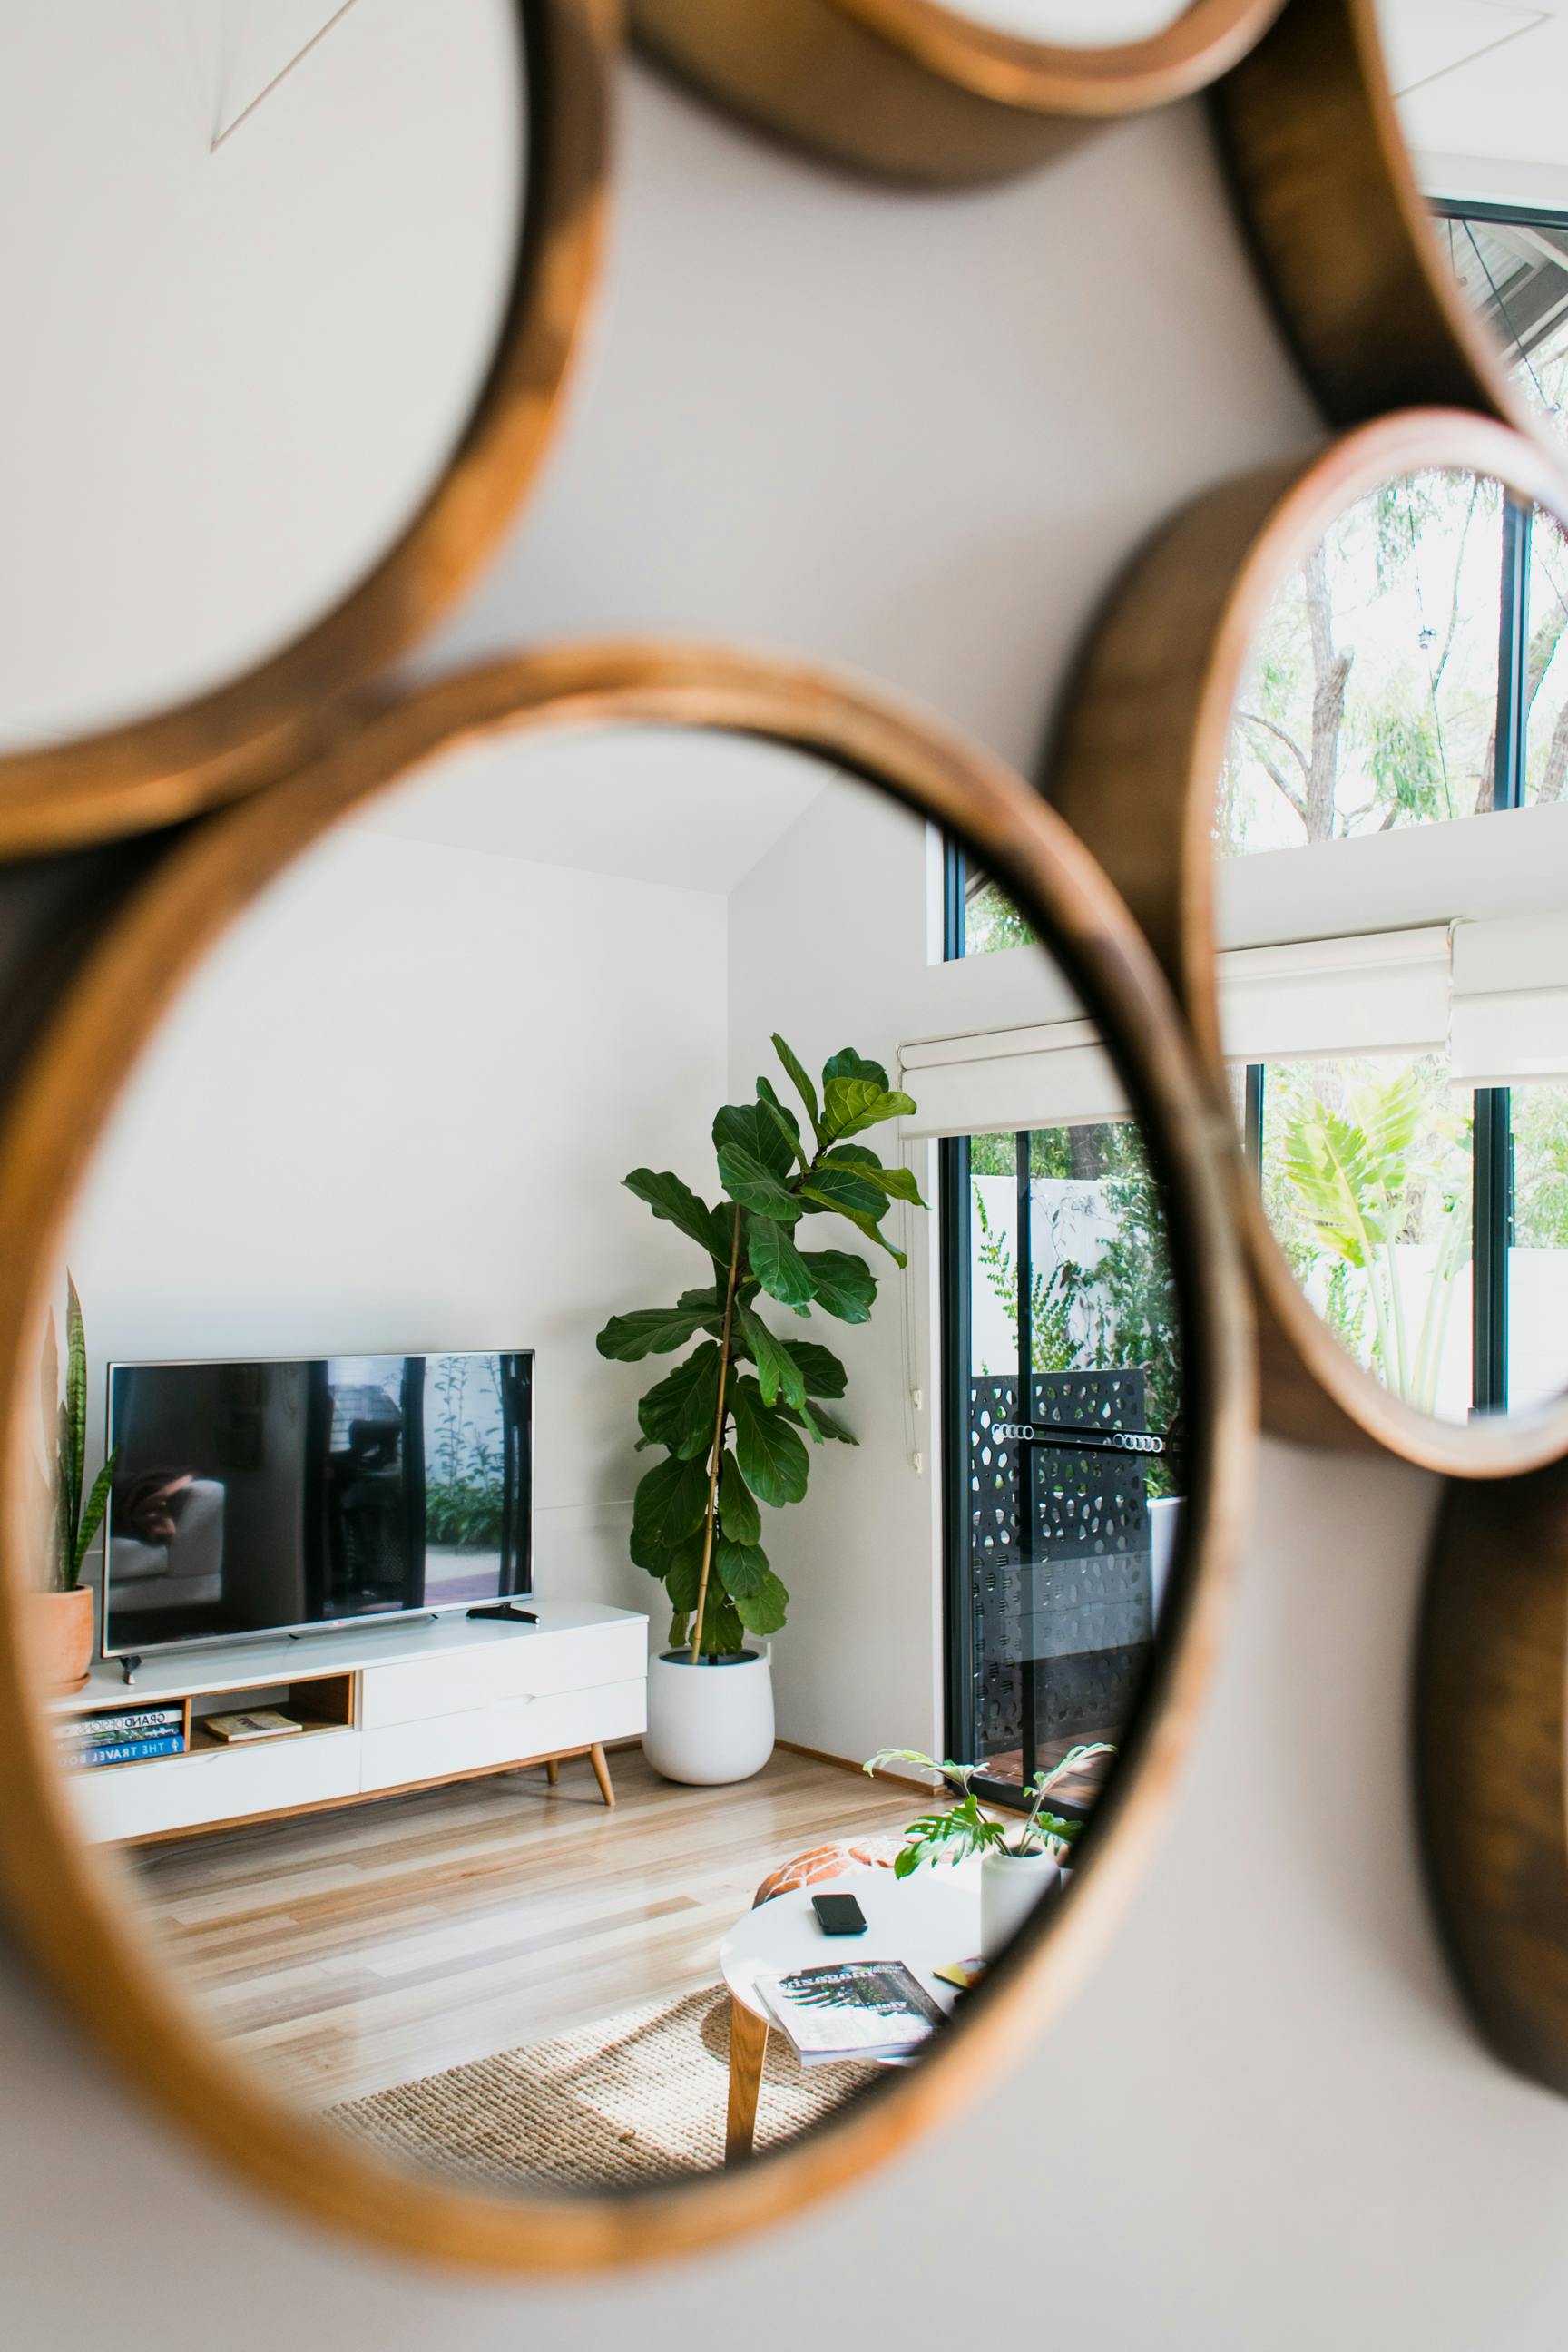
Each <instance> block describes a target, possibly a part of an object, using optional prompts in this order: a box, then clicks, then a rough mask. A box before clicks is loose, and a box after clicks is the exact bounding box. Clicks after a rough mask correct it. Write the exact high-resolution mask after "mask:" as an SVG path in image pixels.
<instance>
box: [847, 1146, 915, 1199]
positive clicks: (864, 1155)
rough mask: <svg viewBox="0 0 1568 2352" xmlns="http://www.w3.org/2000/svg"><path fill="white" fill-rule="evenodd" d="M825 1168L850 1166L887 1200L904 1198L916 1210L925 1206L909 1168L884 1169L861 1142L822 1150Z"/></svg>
mask: <svg viewBox="0 0 1568 2352" xmlns="http://www.w3.org/2000/svg"><path fill="white" fill-rule="evenodd" d="M823 1166H824V1167H825V1168H837V1167H845V1168H853V1169H854V1170H855V1171H856V1173H857V1174H858V1175H860V1176H863V1177H864V1178H865V1180H866V1181H867V1183H868V1184H875V1185H877V1186H878V1187H879V1190H880V1191H882V1192H886V1193H887V1195H888V1197H889V1200H894V1201H908V1202H911V1203H912V1205H913V1206H914V1207H915V1208H917V1209H924V1208H927V1207H929V1205H930V1203H929V1202H925V1201H922V1200H921V1188H920V1186H919V1185H918V1184H917V1183H916V1181H915V1176H914V1171H913V1169H912V1168H884V1167H883V1165H882V1163H881V1161H880V1160H879V1159H878V1157H877V1155H876V1153H875V1152H874V1151H870V1150H868V1149H867V1147H866V1146H865V1144H863V1143H836V1144H835V1145H834V1147H833V1149H832V1150H831V1151H826V1152H824V1154H823Z"/></svg>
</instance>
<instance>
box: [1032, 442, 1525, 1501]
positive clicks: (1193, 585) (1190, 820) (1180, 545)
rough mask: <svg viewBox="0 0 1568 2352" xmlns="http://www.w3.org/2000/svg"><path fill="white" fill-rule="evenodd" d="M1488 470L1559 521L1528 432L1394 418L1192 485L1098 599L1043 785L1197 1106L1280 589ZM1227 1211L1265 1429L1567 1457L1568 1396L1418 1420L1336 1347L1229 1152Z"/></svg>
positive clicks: (1490, 1457) (1211, 1071) (1216, 1034)
mask: <svg viewBox="0 0 1568 2352" xmlns="http://www.w3.org/2000/svg"><path fill="white" fill-rule="evenodd" d="M1436 467H1442V468H1454V469H1458V470H1464V471H1468V472H1474V473H1478V474H1483V475H1486V476H1488V477H1490V478H1496V479H1500V480H1501V481H1502V482H1504V483H1505V484H1506V485H1507V486H1508V488H1510V489H1512V490H1514V491H1516V492H1517V493H1518V494H1519V495H1520V496H1521V497H1522V498H1526V499H1531V500H1533V501H1534V502H1535V503H1536V504H1537V505H1539V506H1542V507H1544V508H1545V509H1547V510H1548V511H1549V512H1551V513H1553V514H1555V515H1556V516H1557V517H1558V518H1559V519H1561V520H1563V521H1564V522H1565V523H1568V479H1565V478H1564V477H1563V474H1562V473H1561V472H1560V471H1559V470H1558V468H1557V467H1556V466H1555V465H1554V464H1553V463H1552V461H1551V459H1550V458H1549V457H1547V455H1546V453H1545V452H1544V451H1543V450H1542V448H1541V446H1539V445H1538V444H1537V443H1535V442H1534V441H1527V440H1525V439H1523V438H1522V437H1521V436H1519V435H1517V434H1515V433H1511V432H1510V431H1509V430H1508V429H1507V428H1506V427H1505V426H1503V425H1497V424H1494V423H1492V422H1490V421H1489V420H1488V419H1486V418H1483V417H1479V416H1475V415H1468V414H1465V413H1463V412H1460V411H1458V410H1449V409H1431V410H1415V409H1412V410H1408V411H1406V412H1405V414H1403V415H1397V416H1391V417H1385V418H1384V419H1382V420H1380V421H1379V422H1376V423H1374V424H1371V425H1363V426H1361V427H1360V428H1359V429H1358V430H1357V431H1355V432H1353V433H1350V434H1347V435H1345V436H1344V437H1343V438H1342V439H1341V440H1339V441H1337V442H1335V443H1333V444H1332V445H1331V446H1330V447H1329V448H1328V449H1327V450H1322V451H1315V452H1313V453H1312V454H1311V455H1310V457H1306V458H1304V459H1303V458H1297V459H1294V460H1290V461H1288V462H1286V463H1283V464H1280V465H1276V466H1270V467H1264V468H1262V469H1261V470H1260V471H1258V472H1257V473H1252V474H1247V475H1245V476H1243V477H1241V478H1239V479H1237V480H1233V481H1229V482H1226V483H1222V484H1221V485H1220V486H1219V487H1218V488H1215V489H1211V490H1208V491H1205V493H1204V494H1203V495H1202V496H1200V497H1199V498H1197V499H1194V501H1193V502H1192V504H1191V505H1189V506H1187V507H1185V508H1184V509H1182V510H1181V512H1179V513H1178V514H1177V515H1176V516H1175V517H1174V519H1173V520H1171V521H1170V522H1168V523H1166V524H1164V525H1163V527H1162V528H1161V529H1160V530H1158V531H1156V532H1155V534H1154V536H1153V537H1152V539H1151V540H1149V541H1147V542H1146V544H1145V545H1144V546H1143V548H1142V550H1141V551H1139V552H1138V554H1136V555H1135V556H1134V558H1133V560H1132V562H1131V566H1130V567H1129V569H1128V570H1127V572H1124V574H1123V575H1122V577H1121V580H1120V581H1118V582H1117V583H1116V584H1115V586H1114V587H1113V589H1112V590H1111V592H1110V595H1109V597H1108V598H1107V600H1106V602H1105V604H1104V605H1103V607H1102V610H1101V613H1100V617H1099V619H1098V620H1097V621H1096V623H1095V624H1094V625H1093V626H1092V628H1091V630H1090V634H1089V640H1088V643H1087V646H1086V647H1085V649H1084V651H1083V652H1082V653H1081V655H1080V656H1079V666H1078V668H1077V672H1076V675H1075V677H1073V679H1072V681H1071V683H1070V685H1069V688H1068V694H1067V697H1066V700H1065V702H1064V705H1063V709H1062V715H1061V718H1060V720H1059V724H1058V734H1057V740H1056V741H1055V744H1054V745H1053V747H1052V751H1051V753H1050V756H1049V759H1048V762H1047V769H1046V772H1045V790H1046V792H1047V796H1048V797H1049V799H1050V801H1051V803H1052V804H1053V805H1054V806H1055V807H1056V808H1057V809H1058V810H1059V811H1060V813H1061V814H1063V815H1064V816H1065V817H1066V818H1067V820H1068V824H1071V825H1072V826H1073V828H1074V830H1075V831H1076V832H1077V833H1078V835H1079V838H1080V839H1081V840H1082V841H1083V842H1084V843H1085V845H1086V846H1087V847H1088V848H1089V850H1091V851H1092V852H1093V854H1094V855H1095V856H1096V857H1097V858H1098V859H1099V860H1100V864H1101V865H1102V866H1104V868H1105V870H1106V872H1107V873H1108V874H1109V875H1110V879H1111V881H1112V882H1113V883H1114V884H1115V886H1116V887H1117V888H1118V889H1119V890H1120V891H1121V895H1122V897H1123V898H1125V899H1126V901H1127V903H1128V905H1129V906H1130V907H1131V910H1132V913H1133V915H1134V916H1135V918H1136V919H1137V920H1138V922H1139V923H1140V924H1141V926H1142V929H1143V931H1144V933H1145V935H1146V936H1147V938H1148V939H1149V940H1150V941H1151V943H1152V946H1153V949H1154V951H1155V954H1156V955H1157V956H1158V957H1159V959H1160V961H1161V963H1162V964H1163V967H1164V970H1165V972H1166V974H1167V976H1168V977H1169V979H1170V980H1171V982H1172V983H1173V986H1174V988H1175V991H1176V994H1177V997H1178V999H1179V1001H1180V1002H1181V1003H1182V1005H1183V1008H1184V1011H1185V1013H1186V1015H1187V1019H1188V1021H1189V1023H1190V1024H1191V1027H1192V1031H1193V1034H1194V1042H1195V1044H1196V1045H1197V1049H1198V1055H1199V1058H1200V1060H1201V1061H1202V1063H1203V1066H1204V1069H1205V1076H1206V1078H1207V1082H1208V1087H1209V1094H1210V1099H1211V1101H1212V1102H1213V1103H1214V1105H1215V1108H1216V1110H1218V1109H1221V1108H1223V1110H1224V1114H1225V1117H1226V1119H1227V1121H1229V1122H1230V1123H1231V1124H1232V1125H1233V1126H1234V1124H1235V1120H1234V1113H1233V1111H1232V1109H1231V1107H1230V1103H1229V1097H1228V1094H1227V1091H1226V1066H1225V1058H1224V1054H1223V1051H1222V1046H1221V1039H1220V1027H1219V1003H1218V993H1217V988H1216V982H1215V949H1216V940H1215V917H1214V901H1215V878H1214V877H1215V863H1216V858H1215V847H1214V820H1215V801H1216V794H1217V791H1218V786H1219V779H1220V775H1221V772H1222V770H1223V766H1224V761H1225V754H1226V742H1227V740H1228V739H1229V734H1230V728H1231V719H1232V713H1233V711H1234V709H1235V706H1236V700H1237V694H1238V692H1239V689H1240V686H1241V680H1242V677H1243V676H1244V674H1245V669H1246V665H1247V659H1248V656H1249V654H1250V652H1251V648H1252V646H1253V645H1254V643H1255V642H1256V639H1257V635H1258V630H1259V628H1260V627H1261V625H1262V623H1263V620H1264V616H1265V615H1266V614H1267V613H1268V608H1269V605H1270V604H1271V603H1272V601H1273V599H1274V597H1275V595H1276V593H1278V591H1279V589H1280V588H1281V587H1283V586H1284V584H1285V583H1286V582H1287V581H1288V580H1289V578H1290V576H1291V575H1292V573H1293V572H1296V571H1297V570H1298V569H1299V568H1300V565H1301V563H1302V562H1304V561H1305V559H1306V557H1307V555H1308V554H1309V553H1310V551H1311V550H1312V548H1314V547H1315V546H1316V545H1317V544H1318V542H1319V541H1321V538H1322V537H1323V534H1324V532H1325V531H1326V530H1328V529H1329V527H1330V526H1331V523H1332V522H1333V521H1334V520H1335V519H1336V518H1337V517H1338V516H1339V515H1341V514H1342V513H1343V512H1344V511H1345V509H1347V508H1348V507H1350V506H1352V505H1353V504H1354V503H1355V501H1356V500H1357V499H1360V498H1363V497H1364V496H1365V495H1366V494H1367V493H1368V492H1369V491H1371V490H1373V489H1375V488H1377V487H1378V486H1379V484H1381V483H1384V482H1388V481H1393V480H1395V479H1397V478H1402V477H1404V476H1406V475H1409V474H1415V473H1421V472H1425V471H1427V470H1430V469H1432V468H1436ZM1228 1165H1229V1170H1230V1177H1231V1183H1232V1192H1233V1199H1232V1213H1233V1214H1234V1216H1235V1218H1236V1221H1237V1227H1238V1229H1239V1231H1240V1232H1241V1234H1242V1235H1243V1238H1244V1245H1245V1248H1246V1252H1247V1261H1248V1265H1249V1267H1250V1271H1251V1275H1252V1280H1253V1285H1254V1288H1255V1291H1256V1295H1257V1300H1258V1324H1259V1339H1260V1343H1261V1351H1262V1370H1263V1418H1264V1422H1265V1424H1266V1425H1267V1426H1268V1428H1270V1429H1272V1430H1274V1431H1275V1432H1277V1433H1279V1435H1281V1436H1284V1437H1290V1438H1295V1439H1297V1440H1298V1441H1300V1442H1301V1443H1305V1444H1317V1445H1333V1446H1351V1447H1354V1448H1358V1449H1360V1448H1367V1447H1373V1446H1381V1447H1384V1448H1386V1449H1387V1451H1388V1452H1390V1453H1392V1454H1396V1455H1397V1456H1399V1457H1400V1458H1401V1459H1402V1460H1404V1461H1406V1462H1414V1463H1418V1464H1421V1465H1424V1466H1425V1467H1426V1468H1427V1469H1431V1470H1441V1471H1446V1472H1447V1473H1449V1474H1450V1475H1454V1476H1458V1477H1470V1478H1500V1477H1505V1476H1508V1475H1511V1474H1512V1473H1514V1472H1516V1471H1521V1470H1529V1469H1533V1468H1535V1467H1536V1466H1537V1465H1540V1464H1542V1463H1544V1462H1550V1461H1553V1460H1555V1459H1556V1458H1557V1457H1558V1456H1559V1455H1560V1454H1563V1453H1564V1452H1568V1396H1565V1397H1563V1398H1562V1399H1560V1400H1559V1401H1558V1402H1555V1403H1554V1404H1552V1406H1550V1407H1548V1408H1546V1409H1544V1410H1542V1411H1541V1412H1533V1413H1520V1414H1506V1415H1504V1414H1500V1415H1499V1416H1498V1417H1497V1418H1496V1419H1495V1420H1491V1419H1488V1420H1481V1421H1476V1422H1471V1423H1447V1422H1443V1421H1439V1420H1438V1419H1436V1416H1434V1415H1430V1414H1426V1413H1419V1412H1415V1410H1414V1409H1413V1408H1412V1407H1411V1406H1409V1405H1407V1404H1405V1402H1403V1401H1402V1400H1401V1399H1400V1398H1398V1397H1395V1396H1393V1395H1391V1394H1390V1392H1389V1391H1387V1390H1386V1389H1385V1388H1384V1387H1383V1385H1382V1383H1381V1382H1380V1381H1377V1380H1375V1379H1374V1378H1373V1375H1372V1374H1371V1373H1370V1372H1367V1371H1363V1370H1362V1368H1361V1366H1360V1365H1359V1364H1357V1363H1356V1362H1355V1361H1354V1360H1353V1359H1352V1357H1351V1356H1350V1355H1349V1354H1348V1353H1347V1351H1346V1350H1345V1349H1343V1348H1342V1346H1341V1345H1340V1343H1339V1341H1338V1340H1337V1339H1335V1338H1334V1337H1333V1335H1332V1333H1331V1331H1330V1330H1329V1328H1328V1326H1327V1325H1326V1324H1325V1323H1324V1322H1323V1321H1322V1319H1321V1317H1320V1316H1319V1315H1318V1314H1317V1312H1316V1310H1315V1309H1314V1308H1313V1307H1312V1306H1311V1305H1310V1302H1309V1300H1308V1298H1307V1297H1306V1295H1305V1293H1304V1292H1303V1291H1302V1290H1301V1289H1300V1286H1299V1285H1298V1284H1297V1282H1296V1280H1295V1277H1294V1276H1293V1275H1292V1274H1291V1271H1290V1268H1289V1264H1288V1262H1287V1260H1286V1257H1285V1255H1284V1252H1283V1251H1282V1250H1281V1249H1280V1247H1279V1244H1278V1243H1277V1242H1276V1240H1275V1239H1274V1236H1273V1234H1272V1233H1271V1232H1270V1230H1269V1226H1268V1220H1267V1218H1266V1217H1265V1215H1264V1213H1263V1204H1262V1202H1261V1200H1260V1199H1259V1197H1258V1188H1257V1185H1256V1183H1255V1182H1254V1181H1252V1179H1251V1177H1250V1175H1249V1173H1248V1172H1247V1170H1246V1169H1245V1168H1244V1166H1243V1164H1242V1161H1241V1160H1240V1157H1239V1155H1237V1157H1235V1158H1234V1159H1233V1160H1231V1161H1230V1162H1229V1163H1228Z"/></svg>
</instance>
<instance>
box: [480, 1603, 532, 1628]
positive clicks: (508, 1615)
mask: <svg viewBox="0 0 1568 2352" xmlns="http://www.w3.org/2000/svg"><path fill="white" fill-rule="evenodd" d="M487 1620H489V1622H491V1623H493V1624H497V1625H537V1624H538V1622H539V1614H538V1612H537V1611H536V1610H533V1609H520V1608H519V1606H518V1604H517V1602H516V1601H486V1602H485V1603H484V1605H483V1607H482V1608H479V1609H470V1610H469V1611H468V1622H469V1624H470V1625H476V1624H482V1623H484V1622H486V1621H487Z"/></svg>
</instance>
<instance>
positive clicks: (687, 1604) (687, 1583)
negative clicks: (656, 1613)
mask: <svg viewBox="0 0 1568 2352" xmlns="http://www.w3.org/2000/svg"><path fill="white" fill-rule="evenodd" d="M702 1543H703V1531H702V1529H701V1528H697V1529H696V1531H695V1533H694V1534H691V1535H689V1536H683V1537H682V1538H681V1539H680V1541H679V1543H678V1544H677V1545H676V1547H675V1549H674V1550H673V1551H671V1552H668V1553H666V1555H665V1558H664V1568H663V1579H664V1589H665V1591H667V1592H668V1595H669V1605H670V1607H671V1608H672V1609H674V1610H676V1611H678V1612H680V1613H682V1614H685V1613H686V1612H689V1611H690V1610H693V1609H695V1608H696V1606H697V1593H698V1589H699V1587H700V1584H701V1582H702ZM656 1572H657V1571H656Z"/></svg>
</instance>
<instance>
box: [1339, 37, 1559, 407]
mask: <svg viewBox="0 0 1568 2352" xmlns="http://www.w3.org/2000/svg"><path fill="white" fill-rule="evenodd" d="M1377 17H1378V23H1379V26H1380V28H1381V30H1382V34H1383V39H1384V51H1385V55H1386V58H1387V63H1388V70H1389V79H1390V80H1391V82H1392V84H1393V86H1394V91H1395V93H1396V95H1397V103H1398V110H1399V119H1400V122H1401V125H1402V126H1403V129H1404V131H1405V138H1406V141H1407V142H1408V143H1409V146H1410V149H1411V152H1412V156H1413V160H1414V163H1415V171H1416V176H1417V179H1418V181H1419V183H1420V185H1421V187H1422V189H1423V190H1424V191H1425V193H1426V195H1427V198H1428V200H1429V201H1430V203H1431V205H1432V207H1433V211H1434V214H1435V215H1436V230H1437V234H1438V238H1439V241H1440V243H1441V245H1442V247H1443V249H1444V251H1445V253H1446V254H1447V257H1448V259H1449V262H1450V263H1451V265H1452V267H1453V268H1454V271H1455V273H1456V275H1457V276H1458V279H1459V281H1460V284H1461V285H1462V286H1463V287H1464V289H1465V291H1466V293H1467V295H1468V297H1469V299H1470V301H1471V302H1472V304H1473V305H1474V307H1475V309H1476V310H1477V311H1478V312H1479V315H1480V316H1481V317H1482V318H1483V319H1484V320H1486V322H1487V324H1488V325H1489V327H1490V328H1491V330H1492V331H1493V333H1494V334H1495V336H1496V338H1497V341H1498V342H1499V344H1500V347H1501V350H1502V352H1503V355H1504V360H1505V362H1506V364H1507V366H1508V368H1509V371H1510V374H1511V375H1512V377H1513V380H1514V383H1515V385H1516V387H1517V389H1518V391H1519V392H1520V394H1521V396H1522V397H1523V399H1524V401H1525V402H1526V404H1527V405H1529V406H1530V407H1531V408H1533V409H1535V410H1536V411H1537V412H1538V413H1540V414H1541V415H1544V416H1546V417H1547V418H1549V419H1550V420H1552V423H1553V424H1554V425H1556V426H1557V428H1558V429H1559V430H1560V431H1568V422H1565V419H1564V401H1565V399H1568V127H1565V125H1564V121H1563V109H1562V106H1561V104H1560V103H1559V98H1558V94H1559V92H1560V91H1561V90H1562V89H1563V82H1564V78H1565V76H1568V16H1565V15H1564V14H1563V12H1562V11H1561V10H1560V9H1558V8H1556V7H1535V8H1529V9H1521V8H1499V7H1494V6H1492V5H1483V0H1447V5H1444V6H1442V7H1433V6H1432V5H1430V0H1377Z"/></svg>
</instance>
